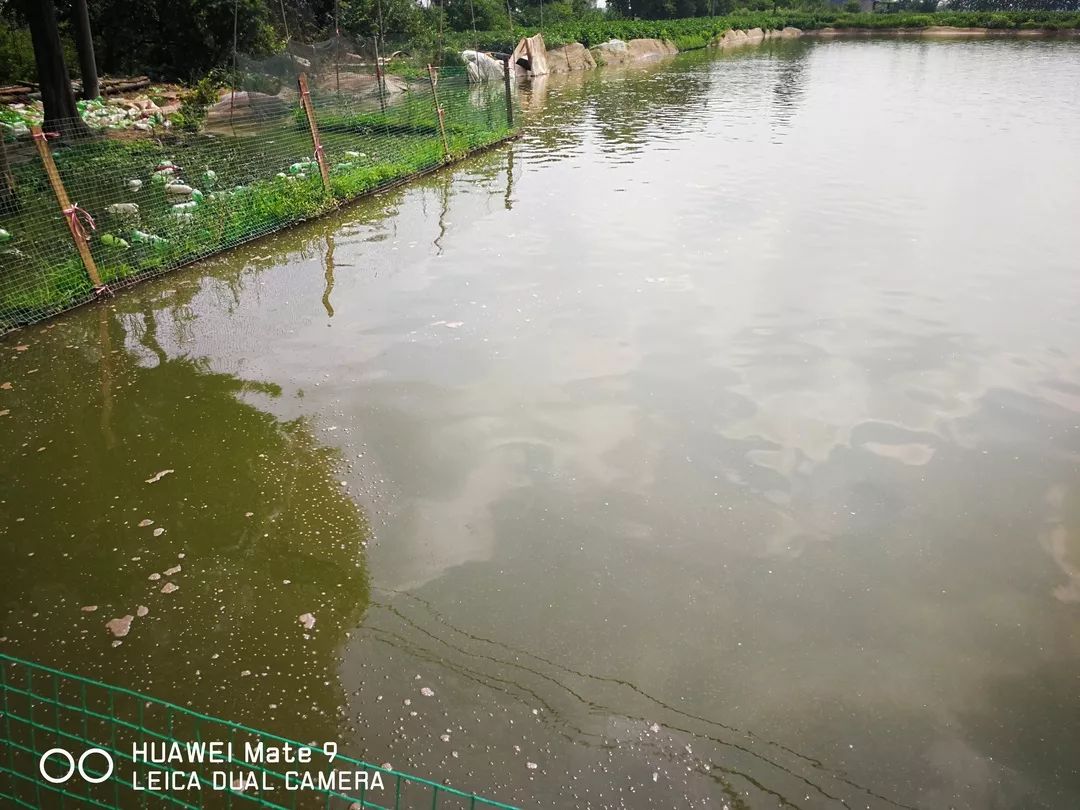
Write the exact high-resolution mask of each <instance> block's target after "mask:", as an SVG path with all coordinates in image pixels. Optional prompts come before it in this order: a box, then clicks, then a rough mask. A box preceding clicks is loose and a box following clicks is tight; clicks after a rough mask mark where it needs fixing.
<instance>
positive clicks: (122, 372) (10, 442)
mask: <svg viewBox="0 0 1080 810" xmlns="http://www.w3.org/2000/svg"><path fill="white" fill-rule="evenodd" d="M170 299H171V303H170V304H168V305H166V306H164V307H161V308H160V309H155V308H152V307H147V308H146V309H145V310H143V311H141V312H133V311H128V312H119V313H117V312H113V311H110V309H108V308H106V307H104V306H102V307H96V308H93V309H92V310H90V311H88V312H87V313H85V314H84V315H82V316H81V317H78V318H72V319H66V320H62V321H57V322H54V323H53V324H51V325H49V326H47V327H44V328H42V329H40V330H38V331H36V333H35V332H31V333H22V334H20V335H19V336H18V337H17V339H16V341H14V342H11V343H9V344H6V345H5V347H4V366H5V380H6V382H9V383H10V384H11V390H10V391H7V392H6V394H7V395H6V402H5V406H6V410H9V411H10V413H8V414H7V420H8V421H7V424H6V425H5V428H6V431H5V437H4V438H5V448H6V454H7V457H8V463H7V464H5V465H4V471H3V474H2V478H3V485H2V490H3V492H4V493H5V496H4V500H3V503H2V505H0V507H2V519H3V524H4V526H5V532H4V534H5V540H4V566H5V571H6V577H5V588H4V595H3V602H4V635H5V644H4V649H5V650H9V651H11V652H13V653H15V654H17V655H19V656H22V657H26V658H30V659H32V660H36V661H40V662H44V663H46V664H50V665H54V666H59V667H62V668H65V669H69V670H71V671H74V672H78V673H81V674H85V675H91V676H96V677H100V678H102V679H105V680H107V681H110V682H113V683H119V684H122V685H126V686H131V687H133V688H136V689H141V690H144V691H146V692H149V693H151V694H153V695H155V696H158V697H161V698H164V699H167V700H172V701H174V702H177V703H179V704H181V705H192V706H196V707H199V708H200V709H201V710H204V711H208V712H212V713H217V714H221V715H225V716H227V717H231V718H234V719H238V720H244V721H246V722H249V723H254V724H256V725H259V726H264V727H271V728H276V729H277V730H279V731H289V732H290V733H293V734H299V735H301V736H304V735H314V736H320V737H321V736H324V735H326V734H330V735H331V736H333V735H335V734H336V733H337V719H336V717H335V713H336V707H337V706H338V705H339V704H340V702H341V694H340V685H338V683H337V676H336V672H335V667H334V661H333V653H334V651H335V649H336V648H337V647H338V646H339V645H340V644H341V643H342V640H343V639H344V637H345V633H346V631H347V630H348V629H350V628H352V627H353V626H354V625H355V624H356V623H357V621H359V619H360V617H361V616H362V614H363V612H364V609H365V605H366V602H367V594H368V583H367V572H366V569H365V566H364V544H365V539H366V536H367V529H366V524H365V521H364V519H363V517H362V516H361V514H360V513H359V512H358V511H357V508H356V506H355V504H354V503H353V501H352V500H351V499H350V498H349V497H348V494H347V492H345V491H344V490H343V488H342V487H341V485H340V484H339V483H338V482H337V481H336V480H335V477H336V476H335V475H334V473H335V470H336V468H337V466H338V462H337V461H336V460H335V454H334V453H333V451H331V450H328V449H325V448H323V447H320V446H319V444H318V443H317V442H316V441H315V440H314V438H313V437H312V435H311V433H310V431H309V430H308V428H307V427H306V426H305V424H304V422H303V421H302V420H292V421H288V422H284V421H280V420H278V419H275V418H274V417H273V416H271V415H269V414H268V413H266V412H265V409H264V408H263V407H261V405H262V404H263V403H265V402H266V401H269V400H272V399H274V398H276V397H278V396H280V395H281V390H280V388H279V386H278V385H276V384H274V383H267V382H257V381H253V380H245V379H240V378H237V377H234V376H231V375H228V374H222V373H218V372H214V371H212V370H211V369H210V368H209V363H208V362H207V361H206V360H205V359H201V358H200V359H196V358H193V357H189V356H184V355H183V354H180V353H172V354H170V353H169V352H167V351H166V350H165V348H164V346H163V344H162V342H161V341H160V340H159V337H158V335H159V328H160V327H159V323H161V322H171V321H172V318H173V315H174V314H175V313H178V312H182V311H183V307H184V304H182V303H180V301H179V300H177V299H178V296H176V295H173V296H170ZM174 308H175V309H174ZM20 346H24V347H25V348H24V349H22V350H20V348H19V347H20ZM159 474H161V477H160V478H159V479H158V480H154V479H155V477H156V476H157V475H159ZM308 612H310V613H313V614H314V615H315V616H316V618H317V624H316V629H313V630H312V631H311V632H305V631H304V628H303V627H301V626H300V624H299V622H298V617H299V616H300V615H301V614H303V613H308ZM124 616H127V617H129V618H130V617H134V621H133V622H132V624H131V630H130V632H129V633H127V634H126V635H123V636H121V637H120V638H115V637H114V636H113V635H112V634H111V633H110V632H109V631H108V629H107V627H106V625H107V623H108V622H110V621H111V620H113V619H116V618H122V617H124ZM249 680H250V681H251V686H248V685H247V682H248V681H249ZM305 738H306V737H305Z"/></svg>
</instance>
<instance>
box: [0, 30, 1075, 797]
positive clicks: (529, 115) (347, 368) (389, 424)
mask: <svg viewBox="0 0 1080 810" xmlns="http://www.w3.org/2000/svg"><path fill="white" fill-rule="evenodd" d="M522 103H523V107H524V108H525V111H524V114H525V116H526V128H525V133H524V135H523V137H522V138H521V139H520V140H519V141H517V142H515V143H513V144H512V145H509V146H506V147H503V148H500V149H497V150H494V151H492V152H489V153H486V154H485V155H483V156H481V157H479V158H476V159H473V160H471V161H469V162H467V163H465V164H462V165H461V166H459V167H456V168H455V169H454V170H452V171H447V172H444V173H440V174H438V175H435V176H432V177H430V178H428V179H426V180H424V181H422V182H420V183H417V184H414V185H411V186H409V187H407V188H404V189H399V190H396V191H393V192H391V193H387V194H384V195H382V196H380V197H378V198H375V199H372V200H368V201H366V202H364V203H362V204H360V205H356V206H354V207H351V208H349V209H347V210H345V211H343V212H340V213H339V214H337V215H335V216H333V217H330V218H327V219H324V220H320V221H319V222H315V223H310V224H308V225H306V226H303V227H301V228H298V229H295V230H293V231H290V232H288V233H283V234H279V235H277V236H275V237H272V238H269V239H267V240H264V241H260V242H258V243H255V244H252V245H249V246H247V247H245V248H243V249H241V250H237V251H235V252H233V253H230V254H229V255H227V256H225V257H222V258H219V259H217V260H215V261H211V262H208V263H204V264H201V265H199V266H196V267H192V268H189V269H187V270H184V271H180V272H178V273H174V274H172V275H169V276H168V277H165V278H163V279H160V280H158V281H155V282H152V283H147V284H144V285H142V286H140V287H138V288H136V289H133V290H130V291H127V292H124V293H122V294H120V295H118V296H117V297H115V298H114V299H111V300H110V301H108V302H107V303H106V304H104V305H99V306H90V307H87V308H84V309H82V310H79V311H77V312H74V313H71V314H69V315H67V316H65V317H61V318H58V319H56V320H54V321H52V322H50V323H48V324H44V325H39V326H37V327H33V328H30V329H27V330H23V331H21V332H18V333H15V334H12V335H9V336H7V337H6V338H4V339H3V340H2V341H0V369H2V371H0V383H5V384H6V383H10V386H8V385H4V388H3V390H0V413H2V414H3V416H2V417H0V448H2V451H3V453H4V457H5V463H4V465H3V470H2V472H0V528H2V532H3V541H2V546H0V562H2V564H3V568H4V572H5V576H4V588H3V594H2V596H0V600H2V615H0V621H2V626H0V637H2V638H3V641H2V643H0V650H3V651H5V652H8V653H10V654H12V655H17V656H20V657H24V658H30V659H33V660H37V661H40V662H42V663H46V664H50V665H56V666H60V667H62V668H66V669H70V670H72V671H75V672H79V673H82V674H86V675H91V676H95V677H99V678H101V679H103V680H107V681H109V682H113V683H119V684H122V685H126V686H132V687H135V688H138V689H141V690H144V691H146V692H148V693H150V694H153V695H155V696H157V697H161V698H164V699H168V700H173V701H176V702H179V703H181V704H184V705H190V706H192V707H194V708H197V709H200V710H202V711H205V712H208V713H213V714H219V715H223V716H226V717H229V718H232V719H235V720H238V721H241V722H246V723H249V724H252V725H255V726H257V727H260V728H264V729H267V730H269V731H273V732H277V733H282V734H286V735H288V736H290V737H293V738H297V739H301V740H314V739H327V740H337V741H339V742H340V744H341V747H342V750H343V751H346V752H348V753H350V754H353V755H356V756H360V757H363V758H366V759H369V760H371V761H374V762H376V763H384V762H389V763H391V764H392V765H393V766H394V767H397V768H401V769H403V770H407V771H412V772H416V773H419V774H421V775H424V776H429V777H432V778H435V779H439V780H445V781H449V782H450V783H452V784H454V785H457V786H459V787H464V788H468V789H472V790H477V791H479V792H481V793H484V794H486V795H490V796H492V797H494V798H498V799H501V800H503V801H507V802H514V803H520V804H522V805H523V806H547V807H593V808H611V807H631V808H651V807H657V808H660V807H665V808H666V807H691V806H700V807H715V808H720V807H728V808H732V809H734V808H767V807H797V808H834V807H847V808H863V807H871V808H944V807H952V808H973V809H974V808H980V809H982V810H985V809H986V808H1075V807H1077V806H1080V771H1078V768H1080V766H1078V763H1080V734H1078V729H1080V472H1078V461H1080V355H1078V352H1077V350H1078V347H1080V277H1078V276H1077V269H1078V265H1077V257H1078V256H1080V228H1078V227H1077V215H1078V212H1080V160H1077V157H1076V148H1077V145H1078V144H1080V46H1078V45H1076V44H1071V43H1054V42H1006V41H993V42H929V43H923V42H911V41H903V42H898V41H858V42H828V43H817V44H811V43H806V42H800V43H794V44H784V45H779V44H777V45H775V46H772V47H769V46H766V47H764V48H762V49H761V50H755V51H752V52H747V53H743V54H738V55H734V56H728V57H711V56H709V55H706V54H696V55H686V56H682V57H679V58H677V59H676V60H674V61H672V62H670V63H666V64H663V65H655V66H651V67H648V68H642V69H636V70H630V71H619V70H604V71H598V72H594V73H593V74H590V75H578V76H571V77H552V78H549V79H548V80H547V81H537V82H535V83H534V84H533V85H532V87H530V88H525V89H524V90H523V92H522ZM166 470H168V471H171V472H168V473H166V474H165V475H163V476H162V477H160V478H159V479H158V480H156V481H153V483H147V481H148V480H149V479H153V478H154V476H155V475H156V474H158V473H162V472H163V471H166ZM146 521H153V522H152V523H146ZM140 524H143V525H140ZM159 529H164V531H163V532H161V531H157V530H159ZM177 565H179V566H180V570H179V571H176V570H175V566H177ZM166 571H169V572H170V573H165V572H166ZM153 574H163V576H162V577H161V578H160V579H158V578H155V579H150V578H149V577H150V576H151V575H153ZM166 582H172V583H173V584H174V585H178V586H179V589H178V590H176V591H175V592H172V593H162V592H161V588H162V586H163V585H164V583H166ZM139 605H142V606H144V607H146V608H148V609H149V612H148V613H147V614H146V615H145V616H138V617H137V618H136V619H135V620H134V622H133V623H132V626H131V631H130V633H129V634H128V635H127V636H126V637H124V638H123V639H117V640H121V641H122V643H121V644H119V645H115V646H114V638H113V636H112V635H111V634H110V633H109V632H108V631H107V630H106V627H105V623H106V622H107V621H108V620H110V619H112V618H114V617H121V616H124V615H127V614H135V612H136V608H137V606H139ZM93 606H97V609H96V610H94V611H87V610H84V609H83V608H90V607H93ZM305 613H311V614H312V615H313V617H314V619H315V625H314V626H313V627H311V628H310V629H306V628H305V627H304V626H302V624H301V623H300V622H299V621H298V617H299V616H301V615H302V614H305ZM424 688H426V689H428V690H432V691H433V693H434V694H433V695H430V696H425V695H424V694H422V693H421V689H424ZM534 766H535V767H534Z"/></svg>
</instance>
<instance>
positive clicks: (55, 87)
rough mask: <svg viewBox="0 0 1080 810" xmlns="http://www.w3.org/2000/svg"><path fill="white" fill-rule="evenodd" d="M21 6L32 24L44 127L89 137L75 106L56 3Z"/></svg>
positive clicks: (42, 0)
mask: <svg viewBox="0 0 1080 810" xmlns="http://www.w3.org/2000/svg"><path fill="white" fill-rule="evenodd" d="M19 6H20V8H21V10H22V13H23V14H24V15H25V16H26V20H27V22H28V23H29V24H30V40H31V42H32V43H33V45H34V62H35V63H36V64H37V74H38V85H39V87H40V88H41V101H42V103H43V104H44V105H45V121H44V128H45V129H51V130H56V131H58V132H60V133H61V134H63V135H81V134H85V133H86V132H87V128H86V125H85V124H84V123H83V122H82V119H81V118H80V117H79V110H78V108H77V107H76V106H75V94H74V93H72V92H71V77H70V76H69V75H68V69H67V65H66V64H65V63H64V49H63V46H62V45H61V43H60V29H59V28H58V27H57V23H56V7H55V6H54V5H53V0H20V3H19Z"/></svg>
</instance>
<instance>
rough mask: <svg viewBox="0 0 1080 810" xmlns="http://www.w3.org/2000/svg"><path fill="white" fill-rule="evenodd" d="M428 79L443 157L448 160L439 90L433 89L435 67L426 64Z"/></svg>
mask: <svg viewBox="0 0 1080 810" xmlns="http://www.w3.org/2000/svg"><path fill="white" fill-rule="evenodd" d="M427 72H428V80H429V81H430V82H431V95H432V97H433V98H434V99H435V113H436V115H437V117H438V119H439V133H440V134H441V135H442V146H443V157H444V159H445V160H447V161H449V160H450V144H449V143H448V142H447V140H446V124H445V123H443V108H442V107H440V106H439V91H438V90H436V89H435V68H433V67H432V66H431V65H428V66H427Z"/></svg>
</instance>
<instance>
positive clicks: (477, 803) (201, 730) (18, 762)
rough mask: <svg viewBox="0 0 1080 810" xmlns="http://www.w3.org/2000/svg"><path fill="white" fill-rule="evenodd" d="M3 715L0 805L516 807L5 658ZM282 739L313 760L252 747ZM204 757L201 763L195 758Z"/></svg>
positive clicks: (271, 746) (345, 809) (275, 746)
mask: <svg viewBox="0 0 1080 810" xmlns="http://www.w3.org/2000/svg"><path fill="white" fill-rule="evenodd" d="M0 713H2V716H0V739H2V740H3V743H4V744H3V747H2V750H0V806H3V807H5V808H6V807H23V808H34V810H39V809H40V808H53V807H57V808H72V809H73V810H74V809H75V808H80V809H81V808H107V809H108V810H114V809H116V808H125V809H126V808H135V807H140V808H145V807H166V806H167V807H181V808H204V807H212V808H216V807H221V808H233V807H235V808H238V810H239V808H243V807H266V808H283V809H284V808H293V809H294V810H299V808H326V810H331V809H333V810H338V809H340V810H367V809H368V808H372V810H388V809H389V808H432V810H440V809H441V810H451V808H461V809H465V808H502V810H515V808H513V807H512V806H511V805H508V804H503V803H501V802H497V801H493V800H491V799H484V798H481V797H480V796H477V795H475V794H473V793H469V792H466V791H463V790H458V789H455V788H452V787H449V786H447V785H441V784H438V783H436V782H432V781H429V780H427V779H422V778H420V777H417V776H411V775H409V774H406V773H401V772H400V771H396V770H393V769H390V768H384V767H380V766H376V765H372V764H369V763H367V762H363V761H361V760H357V759H352V758H350V757H347V756H345V755H343V754H340V753H335V755H334V757H333V759H332V760H331V758H330V756H329V752H330V746H329V744H326V743H323V744H321V745H312V746H311V747H310V748H308V747H306V746H305V745H304V744H302V743H300V742H297V741H295V740H289V739H286V738H284V737H278V736H275V735H273V734H267V733H265V732H261V731H258V730H256V729H253V728H248V727H246V726H242V725H239V724H237V723H232V722H230V721H228V720H222V719H220V718H216V717H210V716H208V715H204V714H199V713H197V712H194V711H191V710H190V709H185V708H183V707H180V706H176V705H173V704H171V703H166V702H165V701H161V700H156V699H154V698H152V697H148V696H146V695H142V694H139V693H138V692H133V691H131V690H128V689H122V688H119V687H115V686H109V685H107V684H104V683H100V682H98V681H94V680H91V679H89V678H83V677H79V676H77V675H71V674H68V673H65V672H61V671H59V670H56V669H52V668H50V667H45V666H41V665H39V664H33V663H30V662H28V661H22V660H19V659H17V658H13V657H11V656H9V655H4V654H0ZM174 743H175V744H176V745H178V746H179V749H173V748H172V746H173V744H174ZM211 744H214V745H216V746H217V747H216V748H214V747H211ZM228 746H231V748H229V747H228ZM249 746H251V748H250V749H249ZM258 746H262V748H258ZM285 746H291V747H292V749H293V750H294V751H296V752H299V751H300V750H302V749H305V748H306V750H309V751H311V756H312V762H310V763H300V764H295V763H294V764H276V763H275V764H271V763H268V762H266V761H260V758H259V757H251V756H249V753H248V752H249V751H262V752H263V756H262V758H261V759H262V760H265V759H267V758H268V752H269V751H271V750H275V751H279V752H280V751H285V750H288V749H286V748H285ZM57 749H59V750H57ZM173 750H180V751H181V752H182V753H181V757H180V758H179V760H178V759H177V758H175V757H173V758H172V759H171V761H167V762H164V763H160V762H156V761H147V760H156V759H162V758H168V756H167V755H168V752H170V751H173ZM230 750H231V752H233V753H232V756H231V758H229V759H227V760H226V759H225V757H226V754H227V752H229V751H230ZM199 751H202V752H203V753H202V754H196V753H193V752H199ZM213 751H217V752H219V754H220V757H216V756H215V755H213V754H212V753H211V752H213ZM50 752H51V753H50ZM199 757H201V758H202V759H203V760H204V761H203V762H195V761H193V759H195V758H199ZM215 758H216V760H217V761H208V760H210V759H215ZM252 760H254V761H252ZM361 774H363V775H364V776H363V777H361V776H360V775H361ZM376 774H378V779H377V780H376V777H375V775H376ZM192 779H194V780H195V781H194V782H192V781H191V780H192ZM365 781H366V785H365V784H363V783H364V782H365ZM176 785H183V788H182V789H177V788H176ZM155 787H156V788H157V789H152V788H155Z"/></svg>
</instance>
